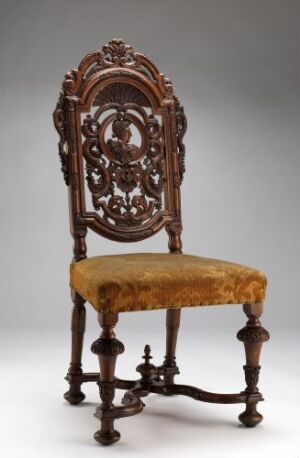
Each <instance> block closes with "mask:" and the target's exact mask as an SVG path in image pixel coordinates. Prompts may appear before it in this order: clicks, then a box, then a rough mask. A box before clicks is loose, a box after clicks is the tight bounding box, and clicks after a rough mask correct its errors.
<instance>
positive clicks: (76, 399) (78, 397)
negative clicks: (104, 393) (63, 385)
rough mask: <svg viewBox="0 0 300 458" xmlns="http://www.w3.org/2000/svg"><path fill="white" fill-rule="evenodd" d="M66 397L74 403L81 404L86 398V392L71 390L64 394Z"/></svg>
mask: <svg viewBox="0 0 300 458" xmlns="http://www.w3.org/2000/svg"><path fill="white" fill-rule="evenodd" d="M64 398H65V400H66V401H68V402H69V403H70V404H72V405H76V404H80V402H82V401H83V400H84V399H85V394H84V393H82V391H76V392H72V391H71V390H69V391H67V392H66V393H65V394H64Z"/></svg>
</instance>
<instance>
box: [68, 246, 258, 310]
mask: <svg viewBox="0 0 300 458" xmlns="http://www.w3.org/2000/svg"><path fill="white" fill-rule="evenodd" d="M70 281H71V287H72V288H73V289H74V290H75V291H77V292H78V293H79V294H80V295H81V296H82V297H84V299H86V300H87V301H88V302H89V303H90V304H92V305H93V307H94V308H95V309H96V310H97V311H110V312H125V311H133V310H150V309H161V308H177V307H189V306H197V305H217V304H240V303H253V302H262V301H263V300H264V297H265V289H266V277H265V276H264V274H263V273H262V272H260V271H258V270H256V269H252V268H250V267H246V266H242V265H239V264H234V263H231V262H225V261H220V260H216V259H208V258H202V257H198V256H191V255H186V254H164V253H139V254H124V255H112V256H95V257H91V258H87V259H85V260H83V261H80V262H77V263H73V264H71V280H70Z"/></svg>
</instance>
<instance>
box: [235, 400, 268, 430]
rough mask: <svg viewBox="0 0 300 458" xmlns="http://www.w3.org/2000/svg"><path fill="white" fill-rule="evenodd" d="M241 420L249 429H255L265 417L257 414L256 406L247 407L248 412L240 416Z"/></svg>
mask: <svg viewBox="0 0 300 458" xmlns="http://www.w3.org/2000/svg"><path fill="white" fill-rule="evenodd" d="M239 420H240V422H242V423H243V424H244V425H245V426H247V427H248V428H253V427H254V426H256V425H258V423H260V422H261V421H262V420H263V416H262V415H261V414H260V413H259V412H257V410H256V405H246V410H245V412H243V413H241V414H240V415H239Z"/></svg>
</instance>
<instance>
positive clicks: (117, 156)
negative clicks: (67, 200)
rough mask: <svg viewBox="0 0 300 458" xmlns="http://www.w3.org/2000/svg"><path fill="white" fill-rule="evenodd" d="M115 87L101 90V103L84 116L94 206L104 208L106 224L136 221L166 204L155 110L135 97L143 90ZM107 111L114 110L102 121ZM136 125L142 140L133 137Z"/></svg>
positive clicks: (89, 179)
mask: <svg viewBox="0 0 300 458" xmlns="http://www.w3.org/2000/svg"><path fill="white" fill-rule="evenodd" d="M114 86H115V85H111V86H109V87H108V88H106V89H105V90H104V91H103V92H104V94H103V93H102V92H100V94H99V95H98V96H97V104H98V103H101V106H100V108H99V109H98V110H97V111H96V112H95V114H94V115H93V116H92V115H91V114H88V115H87V117H86V118H85V119H84V121H83V126H82V132H83V135H84V137H85V141H84V143H83V154H84V158H85V160H86V179H87V184H88V188H89V190H90V191H91V194H92V202H93V205H94V208H95V209H96V210H102V212H103V218H104V220H105V222H106V224H107V225H117V226H136V225H141V224H143V223H145V222H146V221H147V220H149V219H150V218H151V217H153V215H154V213H155V212H156V211H159V210H160V209H161V208H162V193H163V190H164V181H165V158H164V151H163V143H162V139H161V135H162V130H161V126H160V123H159V120H158V119H157V117H156V116H155V114H154V113H151V114H150V115H148V114H147V112H146V111H145V110H144V108H143V107H142V106H141V105H139V104H137V103H136V102H135V101H136V100H137V99H139V94H140V93H139V91H137V90H136V89H135V88H133V89H134V90H131V89H129V88H128V87H127V86H129V85H126V87H125V89H124V90H123V87H122V85H120V84H118V85H116V86H117V87H116V88H114ZM141 96H142V97H144V96H143V95H142V94H141ZM106 97H108V98H106ZM130 97H133V100H130ZM111 110H114V112H113V113H111ZM107 111H110V114H108V115H107V116H106V117H104V119H102V120H100V119H99V118H100V116H105V114H106V112H107ZM134 111H135V113H133V112H134ZM141 117H142V120H141ZM132 129H135V131H136V132H137V133H138V136H139V138H140V144H136V143H135V142H132V141H131V138H132ZM135 141H136V140H135Z"/></svg>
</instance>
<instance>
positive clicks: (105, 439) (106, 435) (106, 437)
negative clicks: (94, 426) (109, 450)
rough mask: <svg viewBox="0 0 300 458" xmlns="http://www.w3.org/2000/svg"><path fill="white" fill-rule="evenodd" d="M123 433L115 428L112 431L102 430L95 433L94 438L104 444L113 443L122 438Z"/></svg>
mask: <svg viewBox="0 0 300 458" xmlns="http://www.w3.org/2000/svg"><path fill="white" fill-rule="evenodd" d="M120 437H121V434H120V433H119V431H116V430H115V429H113V430H112V431H108V432H101V430H99V431H96V432H95V434H94V439H95V440H96V441H97V442H99V443H100V444H102V445H112V444H114V443H115V442H118V440H119V439H120Z"/></svg>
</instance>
